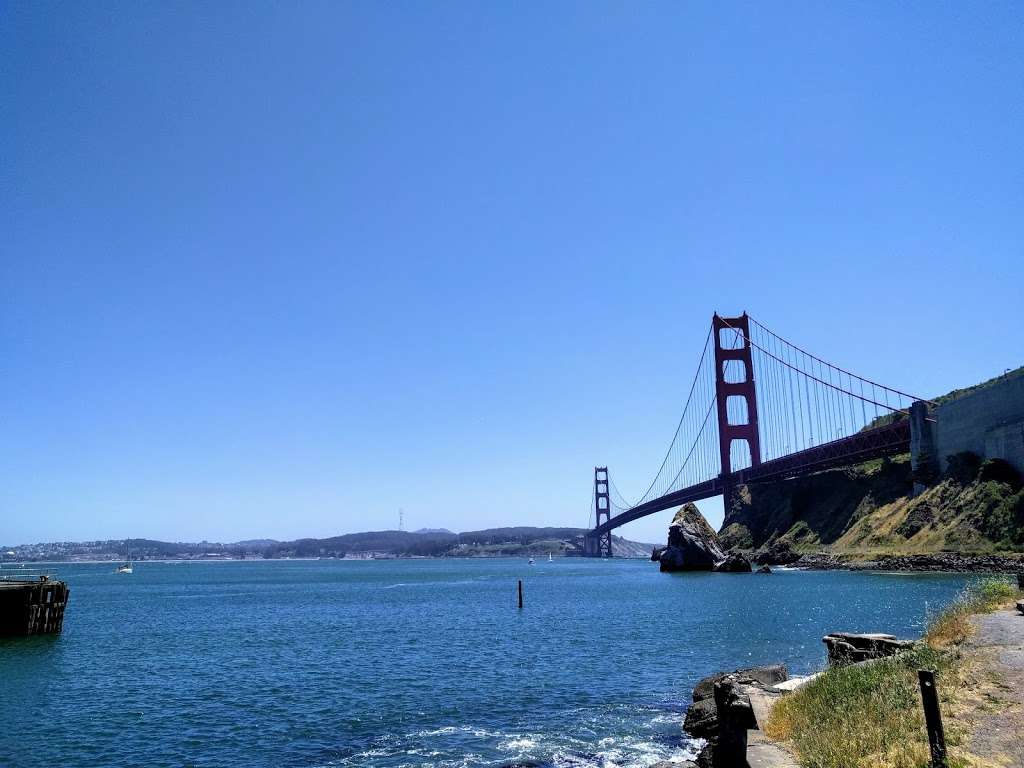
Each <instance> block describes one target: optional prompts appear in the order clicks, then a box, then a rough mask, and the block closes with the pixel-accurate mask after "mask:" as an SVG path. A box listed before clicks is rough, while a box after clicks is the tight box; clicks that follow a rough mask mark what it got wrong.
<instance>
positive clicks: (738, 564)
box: [715, 552, 753, 573]
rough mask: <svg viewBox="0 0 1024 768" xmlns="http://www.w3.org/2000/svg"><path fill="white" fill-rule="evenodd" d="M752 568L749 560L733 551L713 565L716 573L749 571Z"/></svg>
mask: <svg viewBox="0 0 1024 768" xmlns="http://www.w3.org/2000/svg"><path fill="white" fill-rule="evenodd" d="M752 570H753V568H751V566H750V561H749V560H747V558H745V557H744V556H743V555H741V554H739V553H738V552H733V553H732V554H731V555H729V556H728V557H726V558H725V560H723V561H722V562H720V563H718V564H716V565H715V571H717V572H718V573H750V572H751V571H752Z"/></svg>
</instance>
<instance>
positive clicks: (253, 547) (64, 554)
mask: <svg viewBox="0 0 1024 768" xmlns="http://www.w3.org/2000/svg"><path fill="white" fill-rule="evenodd" d="M585 532H586V531H585V530H584V529H583V528H533V527H514V528H490V529H487V530H482V531H466V532H464V533H452V532H451V531H449V530H447V529H444V528H434V529H430V528H424V529H421V530H419V531H415V532H409V531H368V532H365V533H350V534H346V535H344V536H332V537H330V538H326V539H296V540H295V541H275V540H274V539H251V540H247V541H236V542H233V543H229V544H222V543H217V542H209V541H200V542H168V541H155V540H152V539H109V540H106V541H60V542H48V543H42V544H19V545H15V546H2V547H0V562H40V561H47V562H89V561H96V560H100V561H105V560H111V561H113V560H123V559H124V558H125V557H126V556H127V555H128V554H129V553H130V555H131V558H132V559H133V560H249V559H253V560H255V559H284V558H339V559H341V558H344V559H360V560H366V559H390V558H399V557H509V556H524V557H536V556H540V555H543V556H545V557H546V556H547V555H548V554H551V555H553V556H555V557H575V556H579V555H582V552H583V534H584V533H585ZM614 547H615V549H614V551H615V555H616V557H627V558H629V557H649V556H650V554H651V550H652V548H653V545H652V544H641V543H638V542H635V541H629V540H627V539H623V538H620V537H618V536H616V537H614Z"/></svg>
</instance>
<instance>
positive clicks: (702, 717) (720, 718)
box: [683, 664, 788, 768]
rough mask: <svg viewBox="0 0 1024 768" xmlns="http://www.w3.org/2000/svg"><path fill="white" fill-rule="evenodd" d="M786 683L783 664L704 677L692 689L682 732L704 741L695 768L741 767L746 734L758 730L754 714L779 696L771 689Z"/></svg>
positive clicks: (743, 758)
mask: <svg viewBox="0 0 1024 768" xmlns="http://www.w3.org/2000/svg"><path fill="white" fill-rule="evenodd" d="M786 679H788V674H787V671H786V667H785V665H783V664H772V665H769V666H764V667H753V668H750V669H742V670H738V671H736V672H731V673H727V674H719V675H712V676H711V677H705V678H704V679H703V680H701V681H700V682H698V683H697V685H696V686H695V687H694V689H693V704H692V705H691V706H690V709H689V710H687V713H686V722H685V723H684V724H683V728H684V730H685V731H686V732H687V733H689V734H690V735H691V736H695V737H698V738H702V739H705V740H706V743H705V745H704V748H703V749H702V750H701V752H700V754H699V755H698V756H697V765H698V766H699V768H738V766H741V765H745V764H746V760H745V757H744V756H745V753H746V747H747V731H748V730H749V729H751V728H758V727H759V723H760V720H759V719H758V718H759V717H760V715H759V713H758V710H759V709H765V708H766V705H765V703H764V702H765V701H766V700H768V699H774V698H777V697H778V696H780V695H781V693H780V692H779V691H775V690H774V689H773V686H774V685H776V684H778V683H781V682H782V681H784V680H786Z"/></svg>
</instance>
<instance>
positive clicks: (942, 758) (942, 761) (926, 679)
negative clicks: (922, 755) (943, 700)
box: [917, 669, 948, 768]
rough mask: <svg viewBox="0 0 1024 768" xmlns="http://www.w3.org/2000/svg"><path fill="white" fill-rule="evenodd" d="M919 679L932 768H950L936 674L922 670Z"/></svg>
mask: <svg viewBox="0 0 1024 768" xmlns="http://www.w3.org/2000/svg"><path fill="white" fill-rule="evenodd" d="M917 679H918V682H920V684H921V701H922V703H923V704H924V723H925V728H926V729H927V731H928V746H929V748H930V749H931V754H932V762H931V768H948V763H947V762H946V734H945V732H944V731H943V730H942V713H941V712H939V693H938V691H937V690H936V689H935V673H934V672H932V671H930V670H927V669H921V670H918V672H917Z"/></svg>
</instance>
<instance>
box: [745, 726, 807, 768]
mask: <svg viewBox="0 0 1024 768" xmlns="http://www.w3.org/2000/svg"><path fill="white" fill-rule="evenodd" d="M747 765H748V766H749V768H799V765H798V764H797V762H796V758H794V757H793V756H792V755H791V754H789V752H787V751H786V750H784V749H783V748H782V747H780V746H779V745H778V744H775V743H774V742H771V741H768V739H766V738H765V735H764V734H763V733H761V731H747Z"/></svg>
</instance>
